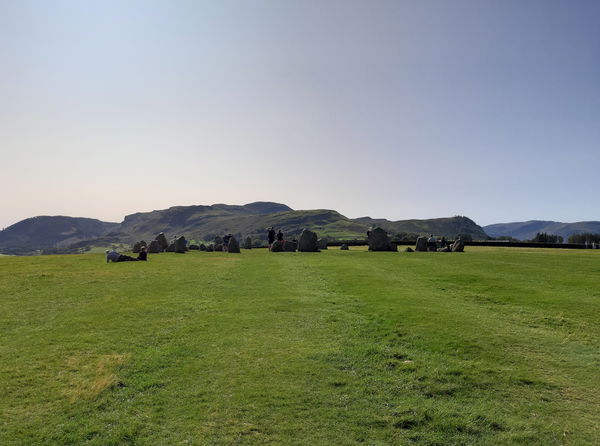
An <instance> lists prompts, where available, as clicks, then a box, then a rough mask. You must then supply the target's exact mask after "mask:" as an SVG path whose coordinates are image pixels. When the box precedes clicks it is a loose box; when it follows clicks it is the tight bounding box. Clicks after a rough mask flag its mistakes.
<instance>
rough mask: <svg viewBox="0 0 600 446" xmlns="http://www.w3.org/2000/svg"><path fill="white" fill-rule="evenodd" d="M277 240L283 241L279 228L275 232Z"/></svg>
mask: <svg viewBox="0 0 600 446" xmlns="http://www.w3.org/2000/svg"><path fill="white" fill-rule="evenodd" d="M277 241H278V242H282V241H283V232H281V229H280V230H279V231H278V232H277Z"/></svg>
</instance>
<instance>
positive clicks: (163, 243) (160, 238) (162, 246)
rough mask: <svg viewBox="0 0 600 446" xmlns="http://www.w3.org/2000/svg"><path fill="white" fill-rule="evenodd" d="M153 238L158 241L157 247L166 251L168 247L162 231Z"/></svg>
mask: <svg viewBox="0 0 600 446" xmlns="http://www.w3.org/2000/svg"><path fill="white" fill-rule="evenodd" d="M155 240H156V241H157V242H158V247H159V249H160V250H161V251H166V249H167V248H168V247H169V242H168V241H167V237H165V234H164V233H163V232H161V233H160V234H158V235H157V236H156V238H155Z"/></svg>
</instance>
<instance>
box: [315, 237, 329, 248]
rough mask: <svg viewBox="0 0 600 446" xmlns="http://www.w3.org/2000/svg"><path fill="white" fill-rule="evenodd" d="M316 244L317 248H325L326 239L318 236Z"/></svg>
mask: <svg viewBox="0 0 600 446" xmlns="http://www.w3.org/2000/svg"><path fill="white" fill-rule="evenodd" d="M317 246H318V247H319V249H327V239H326V238H320V239H319V240H317Z"/></svg>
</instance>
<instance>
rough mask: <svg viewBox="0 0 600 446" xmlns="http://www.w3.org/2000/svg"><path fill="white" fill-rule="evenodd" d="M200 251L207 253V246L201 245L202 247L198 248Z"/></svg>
mask: <svg viewBox="0 0 600 446" xmlns="http://www.w3.org/2000/svg"><path fill="white" fill-rule="evenodd" d="M198 249H199V250H200V251H206V245H205V244H204V243H200V246H198Z"/></svg>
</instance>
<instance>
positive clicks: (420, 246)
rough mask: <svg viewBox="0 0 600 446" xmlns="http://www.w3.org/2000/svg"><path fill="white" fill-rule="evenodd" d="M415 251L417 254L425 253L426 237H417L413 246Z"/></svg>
mask: <svg viewBox="0 0 600 446" xmlns="http://www.w3.org/2000/svg"><path fill="white" fill-rule="evenodd" d="M415 251H418V252H425V251H427V237H419V238H418V239H417V245H416V246H415Z"/></svg>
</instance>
